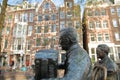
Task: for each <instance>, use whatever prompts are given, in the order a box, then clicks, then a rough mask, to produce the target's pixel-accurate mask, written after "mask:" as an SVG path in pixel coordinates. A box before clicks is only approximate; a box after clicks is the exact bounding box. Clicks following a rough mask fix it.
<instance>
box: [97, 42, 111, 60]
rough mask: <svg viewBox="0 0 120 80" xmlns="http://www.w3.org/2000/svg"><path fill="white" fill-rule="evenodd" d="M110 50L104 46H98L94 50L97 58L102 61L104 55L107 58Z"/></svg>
mask: <svg viewBox="0 0 120 80" xmlns="http://www.w3.org/2000/svg"><path fill="white" fill-rule="evenodd" d="M109 51H110V49H109V47H108V46H107V45H106V44H100V45H98V47H97V49H96V53H97V57H98V58H100V59H103V58H104V57H105V56H106V55H107V56H108V53H109Z"/></svg>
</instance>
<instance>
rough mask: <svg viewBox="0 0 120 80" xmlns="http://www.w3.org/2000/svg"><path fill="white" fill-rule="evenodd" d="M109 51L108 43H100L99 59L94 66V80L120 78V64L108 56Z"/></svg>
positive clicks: (114, 79)
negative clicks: (119, 66)
mask: <svg viewBox="0 0 120 80" xmlns="http://www.w3.org/2000/svg"><path fill="white" fill-rule="evenodd" d="M109 51H110V49H109V47H108V46H107V45H106V44H100V45H98V47H97V49H96V53H97V57H98V61H97V62H96V63H95V65H94V68H93V75H92V80H120V79H119V73H118V71H119V70H118V66H117V64H116V63H115V62H114V61H113V60H112V59H111V58H110V57H108V54H109Z"/></svg>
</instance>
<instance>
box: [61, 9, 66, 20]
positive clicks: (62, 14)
mask: <svg viewBox="0 0 120 80" xmlns="http://www.w3.org/2000/svg"><path fill="white" fill-rule="evenodd" d="M60 18H61V19H64V18H65V14H64V12H63V11H60Z"/></svg>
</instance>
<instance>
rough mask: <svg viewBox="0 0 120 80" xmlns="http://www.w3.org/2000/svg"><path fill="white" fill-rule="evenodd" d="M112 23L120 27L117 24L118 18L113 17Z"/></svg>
mask: <svg viewBox="0 0 120 80" xmlns="http://www.w3.org/2000/svg"><path fill="white" fill-rule="evenodd" d="M112 23H113V27H118V24H117V20H116V19H113V20H112Z"/></svg>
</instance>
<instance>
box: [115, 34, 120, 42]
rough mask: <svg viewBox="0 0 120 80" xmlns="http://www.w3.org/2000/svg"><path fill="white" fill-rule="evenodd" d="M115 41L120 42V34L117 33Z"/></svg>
mask: <svg viewBox="0 0 120 80" xmlns="http://www.w3.org/2000/svg"><path fill="white" fill-rule="evenodd" d="M115 39H116V41H119V40H120V34H119V33H117V32H116V33H115Z"/></svg>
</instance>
